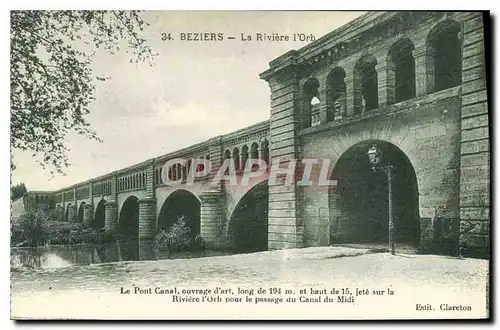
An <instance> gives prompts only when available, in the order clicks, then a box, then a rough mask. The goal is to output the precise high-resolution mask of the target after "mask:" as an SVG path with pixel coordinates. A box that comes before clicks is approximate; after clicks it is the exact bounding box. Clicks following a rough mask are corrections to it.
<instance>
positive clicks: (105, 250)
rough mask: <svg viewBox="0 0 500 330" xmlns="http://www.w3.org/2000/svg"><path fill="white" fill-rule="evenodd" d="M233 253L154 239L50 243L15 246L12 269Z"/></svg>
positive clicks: (12, 254) (11, 262) (11, 261)
mask: <svg viewBox="0 0 500 330" xmlns="http://www.w3.org/2000/svg"><path fill="white" fill-rule="evenodd" d="M231 254H234V253H233V252H231V251H216V250H202V251H184V252H167V251H158V250H157V249H155V248H154V244H153V242H152V241H131V242H127V241H117V242H114V243H108V244H80V245H51V246H42V247H29V248H12V249H11V257H10V266H11V269H26V268H34V269H38V268H65V267H72V266H86V265H91V264H102V263H110V262H120V261H145V260H163V259H190V258H201V257H211V256H222V255H231Z"/></svg>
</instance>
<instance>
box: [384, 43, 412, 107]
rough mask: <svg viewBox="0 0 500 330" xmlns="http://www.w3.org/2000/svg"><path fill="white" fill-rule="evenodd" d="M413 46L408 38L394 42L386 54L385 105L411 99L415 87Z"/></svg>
mask: <svg viewBox="0 0 500 330" xmlns="http://www.w3.org/2000/svg"><path fill="white" fill-rule="evenodd" d="M414 50H415V45H414V44H413V42H412V41H411V40H410V39H408V38H403V39H399V40H398V41H396V42H395V43H394V44H393V45H392V46H391V48H390V49H389V51H388V53H387V81H386V82H385V83H386V88H387V94H388V95H387V103H388V104H392V103H398V102H402V101H405V100H408V99H412V98H414V97H415V95H416V89H415V88H416V87H415V83H416V81H415V58H414V57H413V51H414Z"/></svg>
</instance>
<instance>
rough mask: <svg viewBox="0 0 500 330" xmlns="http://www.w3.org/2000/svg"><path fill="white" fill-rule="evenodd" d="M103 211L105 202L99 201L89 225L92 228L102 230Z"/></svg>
mask: <svg viewBox="0 0 500 330" xmlns="http://www.w3.org/2000/svg"><path fill="white" fill-rule="evenodd" d="M105 211H106V200H105V199H101V200H100V201H99V203H97V207H96V209H95V214H94V219H93V221H92V223H91V227H92V228H104V224H105Z"/></svg>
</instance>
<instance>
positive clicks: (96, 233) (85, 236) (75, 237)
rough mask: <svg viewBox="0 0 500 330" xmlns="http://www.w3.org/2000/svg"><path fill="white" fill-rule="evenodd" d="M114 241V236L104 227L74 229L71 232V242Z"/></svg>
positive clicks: (94, 242)
mask: <svg viewBox="0 0 500 330" xmlns="http://www.w3.org/2000/svg"><path fill="white" fill-rule="evenodd" d="M112 241H114V236H113V235H111V234H107V233H106V232H105V231H104V229H84V228H80V229H77V230H72V231H70V233H69V244H99V243H108V242H112Z"/></svg>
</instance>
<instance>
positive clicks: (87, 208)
mask: <svg viewBox="0 0 500 330" xmlns="http://www.w3.org/2000/svg"><path fill="white" fill-rule="evenodd" d="M93 218H94V205H92V204H85V205H84V206H83V226H84V227H85V228H90V226H91V224H92V220H93Z"/></svg>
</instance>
